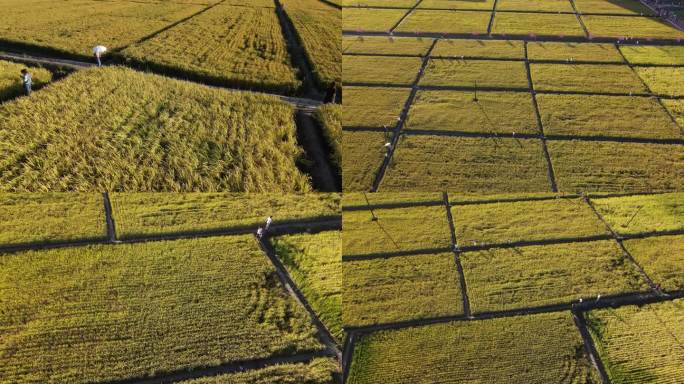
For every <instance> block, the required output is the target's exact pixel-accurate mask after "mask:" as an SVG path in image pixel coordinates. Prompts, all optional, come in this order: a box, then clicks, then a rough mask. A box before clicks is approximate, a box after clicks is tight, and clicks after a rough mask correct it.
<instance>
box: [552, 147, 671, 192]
mask: <svg viewBox="0 0 684 384" xmlns="http://www.w3.org/2000/svg"><path fill="white" fill-rule="evenodd" d="M547 145H548V148H549V154H550V155H551V163H552V164H553V168H554V171H555V174H556V181H557V183H558V188H559V190H560V191H564V192H579V191H584V192H598V191H600V192H626V191H630V192H658V191H674V190H681V189H682V188H684V147H683V146H681V145H666V144H637V143H614V142H599V141H597V142H588V141H585V142H582V141H549V142H548V143H547Z"/></svg>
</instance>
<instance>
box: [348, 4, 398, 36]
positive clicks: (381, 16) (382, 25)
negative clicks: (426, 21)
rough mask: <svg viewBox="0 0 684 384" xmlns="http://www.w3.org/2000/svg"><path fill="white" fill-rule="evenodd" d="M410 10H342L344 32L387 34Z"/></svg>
mask: <svg viewBox="0 0 684 384" xmlns="http://www.w3.org/2000/svg"><path fill="white" fill-rule="evenodd" d="M406 12H408V9H367V8H344V9H342V30H343V31H361V32H368V31H373V32H387V31H389V30H390V29H392V27H393V26H394V25H395V24H396V23H397V22H399V20H400V19H401V18H402V16H404V15H405V14H406Z"/></svg>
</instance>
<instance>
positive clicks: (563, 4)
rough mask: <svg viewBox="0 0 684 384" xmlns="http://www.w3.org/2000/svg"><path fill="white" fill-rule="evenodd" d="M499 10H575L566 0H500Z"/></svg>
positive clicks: (497, 8)
mask: <svg viewBox="0 0 684 384" xmlns="http://www.w3.org/2000/svg"><path fill="white" fill-rule="evenodd" d="M496 10H497V11H538V12H574V10H573V9H572V5H571V4H570V2H569V1H566V0H500V1H499V2H498V3H497V5H496Z"/></svg>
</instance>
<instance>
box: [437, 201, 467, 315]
mask: <svg viewBox="0 0 684 384" xmlns="http://www.w3.org/2000/svg"><path fill="white" fill-rule="evenodd" d="M442 196H443V198H444V208H446V216H447V222H448V223H449V234H450V235H451V248H452V252H453V253H454V264H455V265H456V272H458V281H459V284H460V287H461V304H462V305H463V314H464V315H465V316H466V317H470V316H471V313H470V299H469V298H468V286H467V284H466V279H465V273H464V272H463V265H462V264H461V255H460V252H459V250H458V241H457V240H456V225H455V224H454V217H453V214H452V213H451V205H450V204H449V192H447V191H444V193H443V194H442Z"/></svg>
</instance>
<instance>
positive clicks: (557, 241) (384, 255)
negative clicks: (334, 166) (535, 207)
mask: <svg viewBox="0 0 684 384" xmlns="http://www.w3.org/2000/svg"><path fill="white" fill-rule="evenodd" d="M452 206H456V204H452ZM679 235H684V229H678V230H671V231H660V232H645V233H636V234H630V235H624V236H621V237H618V238H617V239H616V238H615V237H614V236H613V235H612V234H599V235H591V236H578V237H556V238H550V239H538V240H518V241H511V242H508V243H482V244H478V245H459V246H458V252H459V253H468V252H479V251H487V250H490V249H509V248H521V247H522V248H524V247H535V246H548V245H561V244H572V243H591V242H595V241H606V240H618V241H622V240H632V239H645V238H651V237H663V236H679ZM450 251H453V249H451V248H446V247H445V248H425V249H415V250H406V251H397V252H376V253H368V254H362V255H343V256H342V261H345V262H349V261H363V260H373V259H389V258H392V257H404V256H421V255H429V254H439V253H445V252H450Z"/></svg>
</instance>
